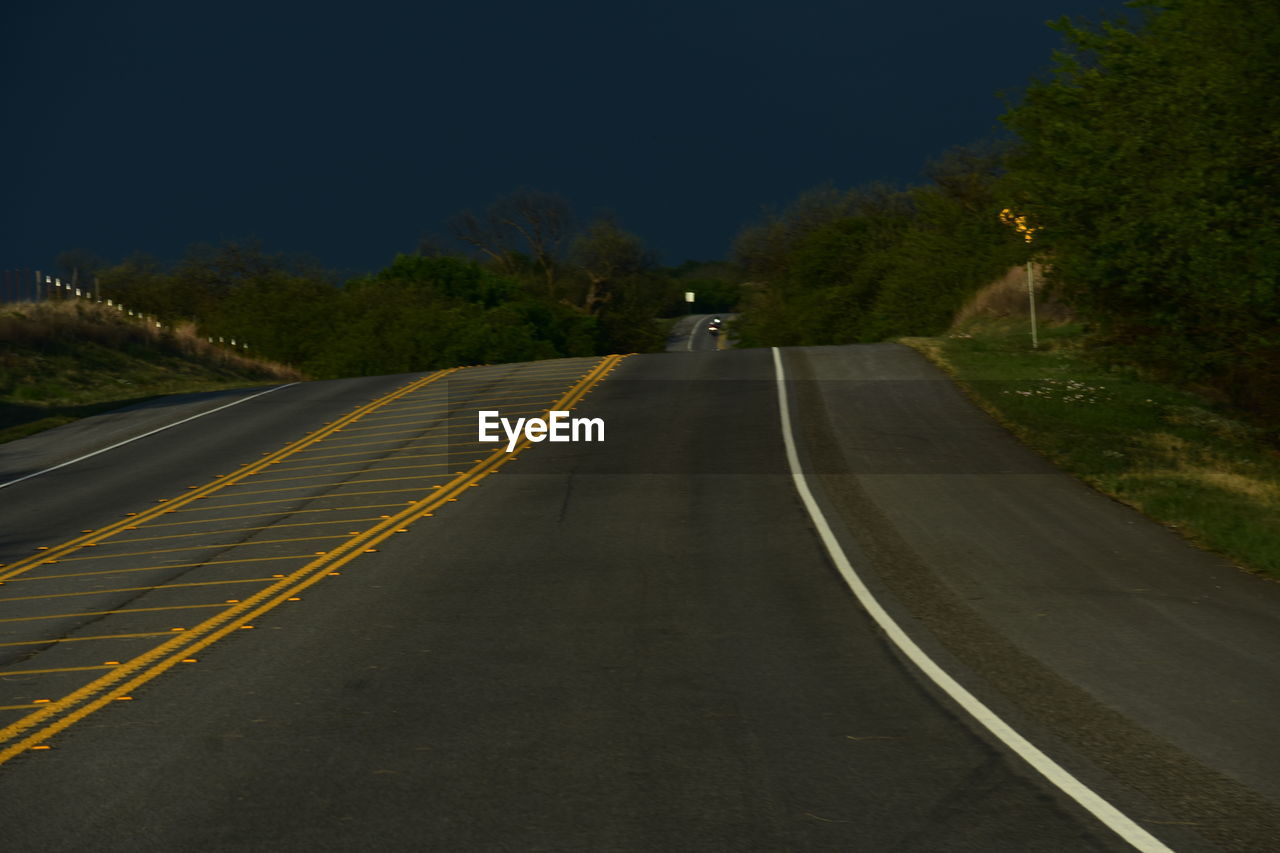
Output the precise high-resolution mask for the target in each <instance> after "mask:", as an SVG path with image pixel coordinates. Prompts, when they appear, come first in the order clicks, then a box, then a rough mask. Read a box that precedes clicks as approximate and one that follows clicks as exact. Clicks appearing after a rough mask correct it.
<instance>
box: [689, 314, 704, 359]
mask: <svg viewBox="0 0 1280 853" xmlns="http://www.w3.org/2000/svg"><path fill="white" fill-rule="evenodd" d="M702 319H703V320H705V319H706V318H705V317H704V318H702ZM701 325H702V320H696V321H694V324H693V327H692V328H691V329H689V352H693V338H694V335H696V334H697V333H698V327H699V326H701Z"/></svg>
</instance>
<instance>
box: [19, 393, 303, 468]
mask: <svg viewBox="0 0 1280 853" xmlns="http://www.w3.org/2000/svg"><path fill="white" fill-rule="evenodd" d="M297 384H298V383H297V382H290V383H289V384H288V385H277V386H276V387H274V388H268V389H267V390H265V391H259V392H258V393H257V394H250V395H249V396H248V397H241V398H240V399H239V400H235V401H233V402H230V403H227V404H226V405H225V406H219V407H218V408H216V409H210V410H209V411H207V412H201V413H200V414H198V415H192V416H191V417H189V418H183V419H182V420H180V421H174V422H173V423H171V424H166V425H164V426H162V427H160V428H159V429H153V430H151V431H150V432H144V433H143V434H142V435H135V436H134V437H133V438H126V439H125V440H124V441H118V442H116V443H115V444H113V445H111V446H110V447H104V448H102V449H101V450H95V451H93V452H92V453H86V454H85V455H84V456H77V457H76V458H75V459H68V460H67V461H66V462H62V463H59V464H57V465H54V466H52V467H50V468H45V469H44V470H42V471H36V472H35V473H33V474H26V475H25V476H22V477H18V478H17V479H14V480H10V481H9V482H7V483H0V489H3V488H4V487H5V486H12V485H13V484H14V483H21V482H22V481H23V480H30V479H31V478H32V477H39V476H40V475H41V474H48V473H49V472H50V471H57V470H58V469H59V468H65V467H67V466H68V465H74V464H75V463H77V462H83V461H84V460H85V459H89V458H91V457H94V456H97V455H98V454H99V453H106V452H107V451H108V450H115V449H116V448H117V447H123V446H124V445H126V444H129V443H130V442H134V441H137V440H139V439H142V438H146V437H147V436H151V435H155V434H156V433H158V432H164V431H165V430H167V429H171V428H173V427H176V426H180V425H181V424H185V423H187V422H188V421H194V420H195V419H196V418H203V417H204V416H205V415H212V414H213V413H214V412H221V411H222V410H223V409H229V408H231V407H232V406H238V405H240V404H241V403H245V402H248V401H249V400H252V399H253V398H255V397H261V396H262V395H263V394H270V393H271V392H272V391H279V390H280V389H281V388H288V387H290V386H293V385H297Z"/></svg>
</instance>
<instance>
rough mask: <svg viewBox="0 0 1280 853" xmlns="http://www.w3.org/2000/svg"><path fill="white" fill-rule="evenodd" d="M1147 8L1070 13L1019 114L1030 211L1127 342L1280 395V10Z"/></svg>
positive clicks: (1211, 0)
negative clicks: (1087, 21) (1047, 73)
mask: <svg viewBox="0 0 1280 853" xmlns="http://www.w3.org/2000/svg"><path fill="white" fill-rule="evenodd" d="M1139 8H1140V9H1143V10H1144V11H1145V13H1146V17H1145V19H1144V20H1143V21H1142V22H1141V23H1139V24H1132V23H1129V22H1127V21H1118V22H1109V23H1104V24H1103V25H1102V26H1101V27H1097V28H1089V27H1087V26H1084V25H1075V24H1072V23H1070V22H1069V21H1067V20H1065V19H1064V20H1062V21H1060V22H1058V23H1057V24H1056V27H1057V28H1058V29H1059V30H1061V31H1062V32H1063V33H1064V35H1065V37H1066V42H1067V44H1066V48H1065V49H1064V50H1063V51H1061V52H1059V54H1058V55H1057V65H1056V68H1055V71H1054V74H1053V76H1052V78H1050V79H1048V80H1043V81H1039V82H1037V83H1036V84H1034V85H1033V86H1032V87H1031V88H1030V89H1029V90H1028V92H1027V95H1026V97H1025V99H1024V101H1023V103H1022V104H1020V105H1018V106H1017V107H1015V108H1014V109H1012V110H1011V111H1010V112H1009V113H1008V114H1007V115H1006V117H1005V121H1006V123H1007V124H1008V125H1009V126H1010V127H1011V128H1012V129H1013V130H1014V131H1015V132H1016V133H1017V134H1018V135H1019V137H1020V138H1021V144H1020V146H1019V147H1018V149H1017V151H1016V152H1015V154H1014V155H1013V156H1012V157H1011V158H1010V160H1009V164H1010V174H1009V177H1010V181H1011V184H1012V187H1013V190H1014V192H1015V198H1016V200H1017V201H1016V204H1017V206H1018V212H1019V213H1022V214H1024V215H1027V216H1028V217H1029V218H1030V221H1031V222H1032V224H1034V225H1036V226H1038V227H1039V229H1040V230H1039V231H1038V232H1037V235H1036V236H1037V244H1038V245H1039V246H1041V247H1042V248H1043V250H1045V251H1049V252H1052V254H1053V259H1054V262H1053V275H1054V277H1055V279H1054V281H1055V285H1056V286H1057V287H1058V288H1059V290H1060V292H1062V294H1063V295H1064V296H1065V297H1066V298H1067V299H1068V300H1069V301H1070V302H1071V303H1072V305H1073V307H1074V308H1075V309H1076V310H1077V311H1078V312H1079V313H1081V314H1083V315H1084V316H1085V317H1086V318H1087V319H1089V320H1091V321H1093V322H1094V323H1095V324H1096V325H1097V326H1099V327H1100V328H1101V329H1102V330H1103V331H1104V332H1105V333H1107V334H1109V335H1110V336H1111V337H1112V339H1113V340H1134V341H1141V352H1142V353H1143V357H1144V358H1146V359H1148V360H1149V361H1151V362H1155V363H1160V364H1164V365H1165V366H1168V367H1172V368H1175V369H1178V370H1183V371H1185V372H1188V373H1190V374H1199V375H1200V376H1201V377H1202V378H1208V377H1222V376H1233V377H1235V379H1233V382H1234V383H1235V389H1234V390H1233V392H1232V393H1233V394H1236V395H1237V397H1238V399H1241V397H1240V396H1239V395H1240V394H1241V393H1242V392H1243V395H1244V397H1250V398H1260V397H1262V396H1266V394H1264V393H1263V391H1262V389H1261V386H1259V385H1258V382H1259V381H1261V382H1262V383H1263V384H1266V385H1268V387H1270V388H1272V389H1273V390H1280V369H1276V368H1275V367H1274V365H1275V363H1276V361H1277V359H1278V358H1280V333H1278V332H1277V329H1280V231H1277V229H1276V227H1275V223H1276V222H1277V221H1280V64H1278V63H1277V62H1276V59H1275V58H1276V57H1277V56H1280V6H1277V5H1276V3H1275V2H1274V0H1166V2H1159V3H1156V2H1148V3H1143V4H1140V5H1139ZM1267 363H1270V364H1271V365H1272V367H1271V368H1270V374H1269V375H1270V378H1269V379H1265V380H1263V379H1260V378H1259V377H1262V376H1264V375H1267V371H1266V370H1265V369H1263V368H1262V367H1257V368H1256V369H1251V370H1252V372H1253V375H1254V379H1247V378H1244V377H1242V376H1241V374H1240V371H1241V370H1242V369H1244V368H1243V367H1242V366H1246V365H1249V364H1254V365H1264V364H1267ZM1246 372H1247V371H1246ZM1246 386H1248V387H1247V388H1246ZM1249 389H1252V390H1249ZM1266 393H1269V394H1270V396H1271V398H1272V399H1274V398H1275V397H1276V396H1278V395H1277V394H1274V393H1270V392H1266Z"/></svg>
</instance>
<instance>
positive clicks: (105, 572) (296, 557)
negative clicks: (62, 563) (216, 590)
mask: <svg viewBox="0 0 1280 853" xmlns="http://www.w3.org/2000/svg"><path fill="white" fill-rule="evenodd" d="M397 506H404V504H397ZM314 556H315V552H314V551H313V552H312V553H310V554H285V555H282V556H279V557H245V558H244V559H243V560H206V561H205V562H203V563H166V564H164V565H163V566H136V567H132V568H128V569H104V570H103V571H100V572H66V573H63V574H57V575H32V576H30V577H25V578H18V579H17V580H12V581H6V582H5V583H6V584H11V583H30V582H31V581H48V580H60V579H62V578H88V577H97V576H99V575H123V574H128V573H129V572H159V571H163V570H165V569H193V568H195V567H197V566H230V565H234V564H236V563H268V562H272V561H274V560H305V559H306V558H308V557H314Z"/></svg>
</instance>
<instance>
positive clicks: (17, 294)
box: [0, 270, 249, 352]
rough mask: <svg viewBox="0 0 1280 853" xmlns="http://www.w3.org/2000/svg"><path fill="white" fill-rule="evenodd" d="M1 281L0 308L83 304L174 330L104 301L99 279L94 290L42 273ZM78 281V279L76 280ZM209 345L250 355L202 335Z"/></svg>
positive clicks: (19, 273)
mask: <svg viewBox="0 0 1280 853" xmlns="http://www.w3.org/2000/svg"><path fill="white" fill-rule="evenodd" d="M3 272H4V275H3V277H2V278H0V305H4V304H13V303H18V302H60V301H65V300H73V299H75V300H82V301H85V302H91V303H95V304H98V305H104V306H106V307H107V308H111V309H114V310H116V311H119V312H120V313H121V314H124V315H126V316H128V317H131V318H133V319H134V320H136V321H137V322H139V323H144V324H146V325H148V326H154V327H155V328H157V329H171V328H172V327H170V326H166V325H165V324H164V323H162V322H160V320H159V318H157V317H155V316H152V315H150V314H144V313H142V312H141V311H134V310H133V309H131V308H128V307H126V306H125V305H123V304H121V303H119V302H116V301H114V300H112V299H103V298H102V297H101V289H100V287H99V284H98V277H97V276H94V277H93V286H92V287H88V286H82V285H80V284H79V282H78V280H77V281H63V280H62V279H61V278H58V277H57V276H51V275H44V274H42V273H41V272H40V270H4V271H3ZM77 279H78V277H77ZM202 337H204V338H205V340H207V341H208V342H209V343H211V344H213V343H217V344H221V345H222V346H229V347H231V348H232V349H237V350H242V351H244V352H248V351H249V344H248V343H247V342H245V341H243V340H239V339H237V338H228V337H226V336H223V335H219V336H217V337H216V338H215V337H212V336H209V335H203V336H202Z"/></svg>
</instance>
